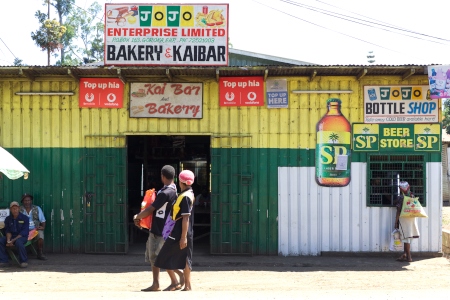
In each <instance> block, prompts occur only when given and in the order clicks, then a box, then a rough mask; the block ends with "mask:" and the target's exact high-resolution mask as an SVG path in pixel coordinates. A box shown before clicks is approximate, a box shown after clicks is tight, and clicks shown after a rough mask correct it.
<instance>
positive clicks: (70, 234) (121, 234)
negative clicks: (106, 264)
mask: <svg viewBox="0 0 450 300" xmlns="http://www.w3.org/2000/svg"><path fill="white" fill-rule="evenodd" d="M6 150H8V151H9V152H10V153H12V154H13V155H14V156H15V157H16V158H17V159H18V160H19V161H21V162H22V163H23V164H24V165H25V166H26V167H27V168H28V169H30V170H33V172H32V173H31V174H30V176H29V179H27V180H23V179H22V178H21V179H18V180H9V179H8V178H6V177H5V176H3V178H2V179H0V207H7V206H8V204H9V203H10V202H11V201H14V200H15V201H20V198H21V195H22V194H23V193H25V192H26V193H30V194H32V195H33V196H34V203H35V204H36V205H39V206H41V207H42V209H43V211H44V215H45V217H46V220H47V226H46V231H45V244H44V246H45V251H47V252H56V253H80V252H92V249H94V248H91V247H95V246H97V248H96V249H98V250H99V251H98V252H99V253H101V252H104V253H124V252H126V250H127V247H128V244H127V242H126V241H127V232H126V228H127V224H125V222H126V213H125V211H124V210H126V186H123V182H124V179H125V178H126V168H125V166H126V164H125V161H124V158H125V157H126V156H125V155H126V148H106V149H105V148H82V149H80V148H71V149H67V148H11V149H6ZM87 151H89V154H88V155H89V156H92V157H99V158H101V159H100V160H99V162H97V163H96V164H95V165H94V164H93V165H92V166H93V167H94V168H96V169H95V173H96V175H95V180H99V181H104V184H103V187H104V188H105V190H103V191H102V190H101V189H100V186H99V185H98V183H100V182H99V181H95V182H93V183H91V186H89V187H92V188H96V190H94V192H97V197H96V198H95V201H99V205H100V204H103V203H104V208H105V211H102V212H101V214H100V216H99V219H98V220H94V219H93V218H88V220H89V222H87V223H85V222H84V219H85V216H84V213H85V208H84V205H85V202H84V199H83V195H84V188H85V187H84V183H85V182H84V181H83V180H82V178H83V177H84V176H83V168H84V165H85V161H86V156H88V155H87ZM105 152H107V153H106V154H105ZM118 158H121V159H118ZM102 164H103V166H104V168H103V170H102V169H99V166H100V165H102ZM118 165H121V166H122V168H118V167H117V166H118ZM91 171H93V170H92V169H91ZM113 175H114V176H113ZM121 178H122V179H123V180H122V181H121V180H120V179H121ZM121 184H122V185H121ZM104 200H106V201H105V202H103V201H104ZM100 201H102V203H100ZM117 202H119V203H120V202H122V203H120V205H119V206H120V207H116V208H113V206H114V205H116V206H117ZM92 207H94V205H93V206H92ZM102 218H105V220H104V219H102ZM103 221H105V222H104V223H103ZM102 223H103V224H102ZM85 232H87V233H92V232H94V233H95V234H96V235H98V236H96V238H95V241H94V242H93V241H92V240H88V241H86V239H85V236H86V235H87V236H89V234H86V235H85ZM92 242H93V243H92ZM99 245H101V246H100V247H99Z"/></svg>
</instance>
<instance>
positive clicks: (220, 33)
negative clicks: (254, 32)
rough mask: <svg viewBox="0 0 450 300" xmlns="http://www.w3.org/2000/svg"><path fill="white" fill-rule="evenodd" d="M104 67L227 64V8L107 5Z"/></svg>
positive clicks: (218, 6)
mask: <svg viewBox="0 0 450 300" xmlns="http://www.w3.org/2000/svg"><path fill="white" fill-rule="evenodd" d="M105 12H106V16H105V65H169V66H170V65H178V66H187V65H189V66H227V65H228V4H167V5H166V4H155V5H153V4H105Z"/></svg>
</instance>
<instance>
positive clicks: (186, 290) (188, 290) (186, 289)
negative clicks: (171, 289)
mask: <svg viewBox="0 0 450 300" xmlns="http://www.w3.org/2000/svg"><path fill="white" fill-rule="evenodd" d="M182 291H183V292H190V291H192V290H191V288H190V287H189V288H188V287H187V286H186V287H184V289H182Z"/></svg>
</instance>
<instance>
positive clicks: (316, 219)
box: [278, 163, 442, 256]
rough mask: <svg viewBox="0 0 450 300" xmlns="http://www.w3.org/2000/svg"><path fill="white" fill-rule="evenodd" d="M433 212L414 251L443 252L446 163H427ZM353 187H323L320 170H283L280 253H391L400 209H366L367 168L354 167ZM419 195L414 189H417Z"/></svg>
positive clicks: (429, 203) (421, 224)
mask: <svg viewBox="0 0 450 300" xmlns="http://www.w3.org/2000/svg"><path fill="white" fill-rule="evenodd" d="M426 167H427V180H426V184H427V188H426V194H427V207H425V211H426V212H427V214H428V216H429V218H419V219H418V224H419V231H420V238H419V239H418V240H415V241H414V242H413V243H412V245H411V247H412V248H411V250H412V251H420V252H440V251H441V250H442V240H441V239H442V231H441V228H442V185H441V182H442V164H441V163H427V164H426ZM351 168H352V170H351V175H352V178H351V182H350V184H349V185H348V186H346V187H343V188H328V187H321V186H319V185H317V184H316V182H315V179H314V174H315V168H314V167H280V168H278V253H279V255H284V256H287V255H293V256H295V255H320V253H321V252H322V251H333V252H387V251H389V239H390V233H391V232H392V230H393V229H394V222H395V208H391V207H367V206H366V182H367V181H366V177H367V173H366V163H352V166H351ZM411 188H412V190H413V191H414V187H411Z"/></svg>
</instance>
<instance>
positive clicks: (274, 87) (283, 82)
mask: <svg viewBox="0 0 450 300" xmlns="http://www.w3.org/2000/svg"><path fill="white" fill-rule="evenodd" d="M266 98H267V108H287V107H288V106H289V99H288V90H287V79H267V80H266Z"/></svg>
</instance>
